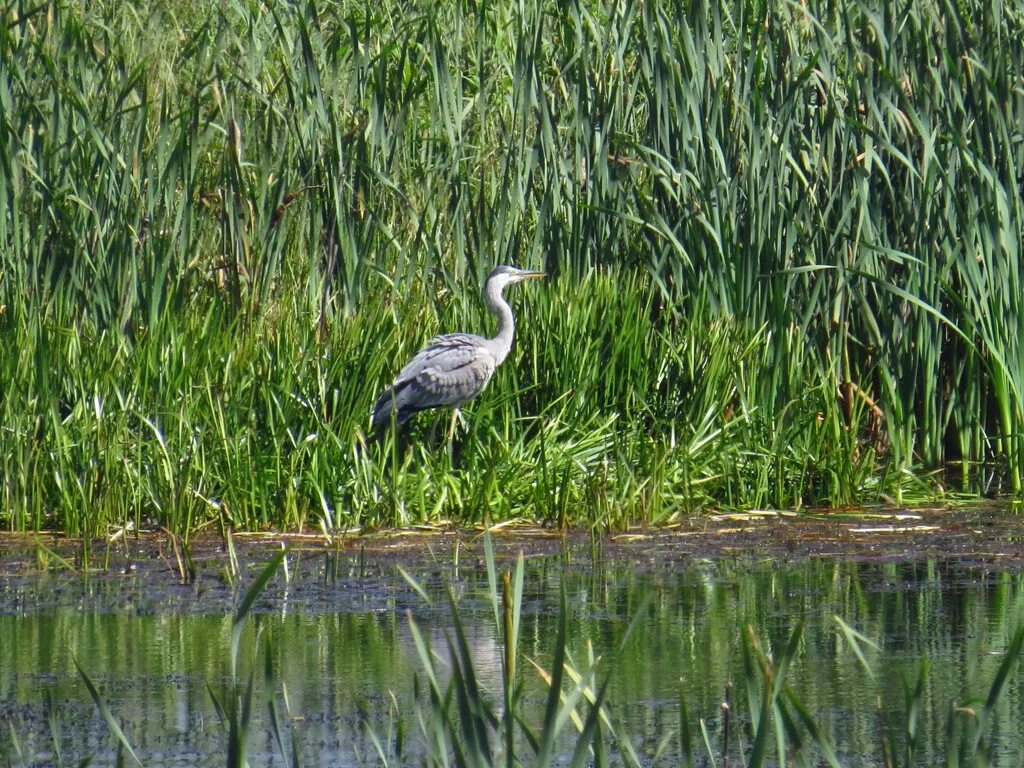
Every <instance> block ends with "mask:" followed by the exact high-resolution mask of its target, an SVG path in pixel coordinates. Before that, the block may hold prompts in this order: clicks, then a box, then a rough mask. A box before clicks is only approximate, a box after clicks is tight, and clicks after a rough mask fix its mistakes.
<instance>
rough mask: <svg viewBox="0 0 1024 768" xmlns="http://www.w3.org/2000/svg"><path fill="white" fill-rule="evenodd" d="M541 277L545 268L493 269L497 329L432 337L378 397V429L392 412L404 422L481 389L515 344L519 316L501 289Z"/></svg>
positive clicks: (489, 292) (490, 293)
mask: <svg viewBox="0 0 1024 768" xmlns="http://www.w3.org/2000/svg"><path fill="white" fill-rule="evenodd" d="M537 277H544V273H543V272H531V271H529V270H524V269H516V268H515V267H507V266H502V267H496V268H495V269H493V270H491V273H490V274H489V275H488V276H487V282H486V284H485V285H484V299H485V300H486V302H487V306H488V307H490V309H491V311H492V312H494V314H495V315H497V317H498V334H497V335H496V336H495V337H494V338H493V339H487V338H484V337H483V336H477V335H475V334H472V333H446V334H444V335H441V336H435V337H434V338H433V339H431V341H430V343H429V344H427V346H426V347H425V348H423V349H422V350H420V351H419V352H418V353H417V354H416V356H415V357H414V358H413V359H412V360H410V361H409V363H408V364H407V365H406V366H405V367H404V368H403V369H402V370H401V371H399V373H398V376H396V377H395V380H394V381H393V382H392V383H391V386H390V387H388V388H387V389H386V390H385V391H384V393H383V394H382V395H381V396H380V397H379V398H377V402H376V403H374V406H373V411H372V412H371V417H370V419H371V423H372V426H373V428H374V430H376V431H377V432H380V431H381V430H383V429H384V428H385V427H386V426H387V425H388V424H389V423H390V422H391V417H392V414H394V416H395V422H396V423H397V424H399V425H401V424H404V423H405V422H406V421H408V420H409V418H410V417H411V416H412V415H413V414H414V413H417V412H418V411H423V410H427V409H428V408H438V407H441V406H446V405H454V406H459V405H460V404H462V403H464V402H466V401H467V400H472V399H473V398H474V397H476V396H477V395H479V394H480V392H482V391H483V389H484V387H486V386H487V382H488V381H490V380H491V376H492V375H494V371H495V369H497V367H498V366H499V365H501V363H502V362H503V361H504V360H505V358H506V357H508V353H509V351H510V350H511V349H512V337H513V334H514V333H515V319H514V318H513V317H512V308H511V307H509V305H508V302H506V301H505V299H504V297H503V296H502V291H503V290H504V289H505V287H506V286H508V285H512V284H513V283H518V282H520V281H522V280H528V279H530V278H537Z"/></svg>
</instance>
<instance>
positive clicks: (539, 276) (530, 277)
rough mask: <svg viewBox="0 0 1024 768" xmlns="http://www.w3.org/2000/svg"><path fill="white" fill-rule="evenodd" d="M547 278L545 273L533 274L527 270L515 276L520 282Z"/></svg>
mask: <svg viewBox="0 0 1024 768" xmlns="http://www.w3.org/2000/svg"><path fill="white" fill-rule="evenodd" d="M547 276H548V273H547V272H534V271H533V270H529V269H526V270H523V271H522V272H520V273H519V274H518V275H517V277H518V278H519V279H520V280H542V279H544V278H545V277H547Z"/></svg>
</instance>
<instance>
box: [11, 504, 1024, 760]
mask: <svg viewBox="0 0 1024 768" xmlns="http://www.w3.org/2000/svg"><path fill="white" fill-rule="evenodd" d="M1022 541H1024V526H1022V525H1021V522H1020V518H1018V517H1016V516H1012V515H1007V514H1006V513H1005V512H1003V513H993V512H991V511H988V510H978V511H967V512H964V511H960V512H956V513H949V512H944V511H934V512H927V511H925V512H922V511H918V512H914V513H899V514H896V515H895V516H894V515H893V514H891V513H885V514H879V515H878V516H877V517H873V516H865V515H851V516H840V515H822V516H817V517H815V516H809V517H801V518H782V517H778V516H759V515H751V516H732V517H728V516H726V517H719V518H712V519H703V520H699V521H694V523H693V525H692V526H690V527H688V528H681V529H679V530H675V531H666V532H659V533H657V534H653V535H634V536H619V537H612V538H605V539H601V540H594V539H591V538H590V537H587V536H585V535H575V536H558V535H555V534H552V533H550V532H538V531H533V532H525V531H520V532H517V533H514V534H510V533H504V534H495V548H496V550H497V552H498V559H499V567H500V568H501V569H502V570H509V569H511V568H512V567H513V562H514V557H515V556H516V555H517V554H518V553H519V552H520V551H522V552H523V553H524V555H525V558H526V559H525V564H526V571H525V587H524V602H523V625H522V630H521V651H522V653H523V654H525V656H527V657H529V658H531V659H534V660H536V661H537V662H538V663H540V664H541V665H542V666H544V665H545V663H546V662H547V661H549V660H550V648H551V643H552V640H553V638H554V635H555V627H556V620H557V614H558V606H559V600H560V594H561V591H562V590H564V592H565V595H566V603H567V606H568V633H569V640H570V643H569V644H570V648H571V649H572V653H573V658H574V659H575V660H576V662H577V664H578V665H579V666H583V665H584V664H585V660H586V658H587V654H588V642H589V643H590V644H592V647H593V652H594V653H595V654H598V655H601V656H603V657H604V658H605V660H607V662H608V663H607V664H606V665H605V664H604V662H602V665H603V668H604V669H606V670H608V674H610V676H611V684H610V688H609V692H608V697H607V699H608V702H609V703H610V711H611V713H612V716H613V718H614V719H615V721H616V722H617V723H618V724H620V726H621V729H622V731H623V732H625V733H627V734H629V735H630V736H631V739H632V743H633V745H634V748H635V749H636V751H637V753H638V755H639V756H640V758H641V760H642V761H644V763H645V764H660V765H674V764H677V763H678V760H679V756H678V745H677V743H676V741H675V739H674V738H672V734H674V733H676V732H677V730H678V718H679V697H680V691H681V690H682V695H683V697H684V699H685V701H686V704H687V708H688V712H689V716H690V719H691V722H692V723H693V724H694V727H695V728H696V727H697V723H698V720H699V719H703V721H704V725H705V728H706V730H707V732H708V736H709V740H710V743H711V744H712V746H713V752H714V755H715V759H716V761H718V764H719V765H721V764H722V761H721V755H722V749H723V748H722V737H723V715H722V707H721V703H722V701H723V698H724V696H725V695H726V690H727V687H728V686H729V684H730V683H732V684H733V688H732V693H731V696H732V698H733V700H734V707H733V710H734V712H735V713H736V714H735V715H734V716H733V722H732V724H731V731H730V738H729V751H730V758H731V760H732V764H734V765H735V764H740V763H741V761H742V754H743V750H749V746H750V744H749V742H750V736H751V729H750V727H749V722H743V720H744V715H743V713H744V712H749V709H748V708H747V707H746V702H745V698H746V695H747V694H746V690H745V688H744V684H743V679H744V675H743V651H742V641H741V636H742V633H743V631H744V630H745V628H746V627H747V626H750V627H752V628H753V631H754V632H755V634H756V635H757V637H758V638H759V641H760V642H761V644H762V645H763V647H764V648H765V649H767V650H769V651H772V652H775V651H778V649H781V648H782V647H783V646H784V645H785V643H786V642H787V640H788V639H789V636H790V633H791V632H792V631H793V629H794V627H795V626H796V625H797V624H798V623H799V622H802V625H803V634H802V638H801V641H800V644H799V646H798V651H797V654H796V658H795V659H794V662H793V666H792V668H791V669H790V672H789V678H788V679H789V683H790V686H791V688H792V690H793V691H794V693H795V694H796V695H797V696H798V697H799V699H800V701H802V702H803V704H804V705H805V706H806V707H807V709H808V710H809V711H810V713H811V714H812V715H813V716H814V718H815V720H816V721H817V723H818V725H819V727H820V728H822V729H823V731H824V732H825V733H827V735H828V738H829V741H830V742H831V743H832V745H833V747H834V748H835V751H836V754H837V756H838V757H839V760H840V761H841V763H842V764H843V765H850V766H859V765H864V766H873V765H880V764H882V762H883V758H882V735H883V733H885V729H886V728H889V727H893V726H901V723H902V720H901V718H902V717H903V713H904V701H905V689H906V687H907V686H910V687H912V686H913V685H914V684H915V682H916V680H917V677H918V672H919V670H920V665H921V663H922V661H925V660H926V661H927V662H928V665H929V666H928V671H927V677H926V681H925V688H924V691H923V696H922V699H921V701H922V710H921V713H920V715H919V718H920V719H919V733H920V736H919V747H918V750H919V752H918V759H917V764H919V765H932V764H937V763H938V762H940V760H941V758H942V757H943V756H944V754H945V753H944V740H945V738H946V735H947V721H948V717H949V715H950V711H951V707H952V706H953V705H954V704H956V705H963V704H974V705H976V706H977V705H978V703H979V699H980V701H984V697H985V696H986V695H987V693H988V689H989V686H990V685H991V682H992V680H993V679H994V677H995V675H996V671H997V669H998V667H999V665H1000V663H1001V661H1002V658H1003V652H1004V651H1005V649H1006V647H1007V644H1008V642H1009V639H1010V636H1011V635H1012V633H1013V630H1014V629H1015V628H1016V627H1017V626H1019V625H1020V624H1021V622H1024V576H1022V575H1021V570H1022V562H1021V560H1022V550H1021V547H1022V543H1021V542H1022ZM42 545H45V546H42ZM280 546H281V544H280V541H279V540H276V539H274V540H267V539H256V540H253V539H246V540H244V541H243V540H241V539H236V549H237V551H238V557H239V562H240V564H241V565H240V568H241V571H242V575H241V579H240V586H232V585H231V584H230V581H231V580H230V579H228V578H227V577H226V574H227V573H228V571H227V568H228V563H229V559H228V557H227V555H226V554H225V553H224V552H223V551H222V545H221V543H219V542H212V541H211V542H209V543H205V544H200V545H194V546H193V558H194V568H193V578H192V579H191V581H190V583H182V580H181V579H180V571H179V568H178V565H177V562H178V561H177V559H176V557H175V556H174V554H173V550H172V548H171V547H170V545H169V544H168V543H167V541H166V540H163V541H161V540H159V539H155V538H141V539H132V540H129V541H128V542H125V541H118V542H116V543H113V544H101V545H97V544H93V545H92V548H91V551H90V552H89V553H88V554H87V555H83V553H82V551H81V549H80V547H77V546H74V545H71V544H68V543H61V542H56V541H52V540H45V541H42V542H41V541H39V540H31V539H25V538H18V539H2V540H0V762H2V763H4V764H7V763H8V762H10V763H11V764H13V765H40V766H41V765H56V764H59V763H60V762H63V763H64V764H77V763H78V762H79V761H80V760H82V759H84V758H86V757H90V756H91V757H92V758H93V763H92V764H93V765H113V764H114V762H115V759H116V741H115V738H114V737H113V735H112V734H111V731H110V729H109V727H108V725H107V724H106V722H104V720H103V719H102V717H101V716H100V715H99V714H98V712H97V709H96V706H95V704H94V703H93V701H92V699H91V697H90V694H89V692H88V691H87V689H86V687H85V684H84V682H83V680H82V678H81V677H80V676H79V674H78V673H77V671H76V668H75V659H77V660H78V662H79V664H81V666H82V668H83V669H84V670H85V672H86V673H87V674H88V675H89V677H90V678H91V680H92V681H93V682H94V683H95V684H96V686H97V688H98V689H99V691H100V693H101V695H102V697H103V698H104V700H105V701H106V702H107V704H108V705H109V707H110V709H111V711H112V712H113V713H114V716H115V718H117V720H118V721H119V722H121V723H122V724H123V727H124V730H125V732H126V734H127V736H128V739H129V741H130V742H131V743H132V745H133V746H134V748H135V750H136V752H137V754H138V755H139V757H140V758H141V760H142V762H143V764H144V765H182V766H184V765H189V766H206V765H218V766H219V765H222V764H224V762H225V746H224V745H225V744H226V741H227V736H226V734H225V732H224V729H223V727H222V725H221V723H220V720H219V719H218V716H217V712H216V709H215V707H214V704H213V701H212V698H211V693H210V691H211V690H212V691H213V692H214V693H215V694H217V695H218V696H220V697H221V698H222V699H223V698H224V696H225V695H226V691H227V685H228V682H229V680H230V679H231V669H230V659H231V653H230V646H231V636H232V619H233V613H232V612H233V610H234V608H235V606H236V605H237V602H238V600H239V599H240V597H241V595H242V593H243V592H244V588H245V586H246V585H247V584H248V583H249V582H250V581H251V580H252V578H254V576H255V575H256V574H257V573H258V572H259V570H260V568H261V566H262V565H263V564H264V563H265V562H266V561H267V560H269V558H270V556H271V554H272V553H273V552H275V551H277V550H278V549H279V548H280ZM291 547H292V549H291V551H290V554H289V556H288V559H287V564H288V570H287V577H288V578H287V579H286V578H285V573H284V572H283V571H279V572H278V574H277V575H276V576H275V577H274V579H273V580H272V581H271V583H270V584H269V585H268V587H267V589H266V590H265V591H264V592H263V594H262V595H261V596H260V598H259V601H258V603H257V605H256V608H255V611H254V615H253V617H251V621H250V623H249V625H248V626H247V628H246V631H245V632H244V633H243V635H242V648H241V659H243V660H244V661H245V664H246V669H248V665H249V663H250V662H251V661H252V660H253V659H254V658H258V659H259V665H258V671H257V679H258V680H262V678H263V674H264V666H263V663H264V662H263V660H264V654H265V653H267V654H269V658H270V661H271V662H272V670H271V673H272V674H271V679H272V680H273V686H274V689H275V692H276V700H277V702H278V706H279V708H280V711H281V712H282V714H285V715H286V726H285V727H286V730H287V731H290V733H291V734H292V736H293V737H294V738H295V740H296V742H297V745H298V747H299V753H300V756H301V757H302V763H303V765H313V766H317V765H377V764H380V760H379V758H378V756H377V752H376V749H375V746H374V743H373V740H372V738H371V737H370V736H369V732H370V731H371V730H372V731H373V732H374V733H375V734H376V735H377V736H378V737H379V738H380V739H381V740H382V742H383V744H384V745H385V749H388V750H394V748H395V740H394V735H395V733H396V725H397V723H398V722H399V721H402V722H403V723H404V731H403V740H402V747H401V748H402V755H401V759H396V758H395V756H394V755H393V754H392V756H391V757H392V764H402V763H403V761H408V762H418V760H417V758H418V756H419V755H420V754H421V753H422V749H423V745H422V741H423V740H422V736H421V735H420V733H419V730H418V727H417V726H416V725H415V717H414V715H415V708H414V706H413V703H414V694H413V688H414V678H415V677H416V676H417V674H419V675H420V677H421V680H422V666H421V664H420V663H419V661H418V657H417V655H416V651H415V648H414V645H413V641H412V634H411V631H410V627H409V622H410V620H414V621H415V622H416V624H417V626H419V627H420V629H421V630H422V631H423V632H424V634H426V635H427V636H428V637H431V638H432V639H433V641H434V646H435V650H439V651H440V650H441V649H443V647H444V643H443V638H444V633H445V632H446V631H450V628H451V618H450V614H449V611H448V608H447V607H446V605H445V602H444V600H443V598H442V596H443V588H444V587H443V585H444V584H450V585H451V587H452V590H453V593H454V594H455V596H456V599H457V602H458V606H459V610H460V615H461V619H462V622H463V623H464V625H465V629H466V634H467V639H468V642H469V645H470V647H471V649H472V652H473V656H474V662H475V664H476V666H477V670H478V672H479V674H480V677H481V680H482V682H483V684H484V685H486V686H488V687H490V688H491V689H492V690H494V691H497V690H498V687H499V681H500V676H501V651H500V646H499V644H498V642H497V638H496V633H495V630H494V624H495V622H494V614H493V612H492V609H491V604H490V602H489V600H488V597H487V595H488V581H487V575H486V572H485V570H484V567H483V562H482V551H483V547H482V541H481V539H480V537H479V536H476V535H473V534H469V533H463V534H461V535H455V534H451V533H448V534H430V535H404V536H388V537H370V538H367V539H355V540H348V541H346V542H343V543H339V542H334V543H332V544H330V545H327V544H325V543H323V542H322V541H319V540H315V539H301V540H297V541H296V540H293V541H292V542H291ZM55 553H60V555H61V556H62V557H63V558H64V559H65V560H66V561H67V563H68V564H70V565H77V566H81V563H82V559H83V557H84V558H85V559H86V560H87V561H88V562H90V563H91V565H92V569H91V570H90V571H89V572H88V573H83V572H82V571H81V570H74V571H72V570H69V569H67V568H58V567H56V566H57V563H58V562H59V561H57V560H56V554H55ZM76 558H78V561H77V562H76ZM42 566H45V568H44V567H42ZM398 566H401V567H403V568H404V569H405V570H407V571H408V572H409V573H411V574H412V575H413V576H414V577H415V578H416V579H417V580H419V581H420V583H421V584H422V585H423V586H424V588H425V590H426V591H427V593H428V594H429V595H431V596H432V598H433V601H432V603H431V604H428V603H427V602H426V601H425V600H424V599H423V597H422V596H421V595H419V594H418V593H417V592H416V591H415V590H413V589H412V588H411V587H410V586H409V584H408V583H407V582H406V581H405V580H404V579H403V577H402V576H401V574H400V573H399V570H398ZM638 614H639V618H638V623H637V625H636V627H635V629H634V631H633V632H632V633H631V634H630V635H629V636H628V637H626V633H627V628H628V627H629V625H630V622H631V621H632V620H633V619H634V618H635V617H636V616H637V615H638ZM836 616H839V617H841V618H842V620H843V621H845V622H846V623H847V624H849V625H850V626H852V627H853V628H855V629H856V630H857V631H858V632H860V633H862V634H863V635H864V636H865V637H866V638H868V639H869V640H871V641H872V642H873V643H875V644H876V645H877V646H878V647H879V649H880V650H874V649H872V648H870V647H869V646H868V645H864V646H863V650H864V652H865V656H866V659H865V660H866V661H867V663H868V665H869V666H870V667H871V669H872V672H873V676H872V675H871V674H868V673H867V672H866V671H865V668H864V666H862V664H861V662H860V661H859V660H858V659H857V658H856V656H855V654H854V653H853V652H851V649H850V647H849V645H848V644H847V642H846V641H845V640H844V639H843V635H842V633H841V632H840V631H839V624H838V623H837V622H836V620H835V618H834V617H836ZM257 626H258V627H259V632H257ZM257 636H258V638H259V639H257ZM267 641H269V642H267ZM268 649H269V650H268ZM441 655H442V656H444V654H443V652H442V654H441ZM519 673H520V675H521V676H522V679H523V680H524V683H525V685H526V694H525V697H526V699H525V702H524V708H525V709H532V710H534V711H536V712H538V713H539V712H541V711H542V710H543V706H544V694H545V689H544V685H543V683H542V682H541V681H540V679H539V678H538V676H537V675H536V673H535V672H534V671H533V668H532V666H531V665H530V664H529V663H527V662H526V661H525V660H524V661H523V662H521V664H520V668H519ZM680 686H682V687H681V688H680ZM257 700H258V701H262V699H260V698H259V697H257ZM739 700H743V701H742V702H741V704H742V705H740V706H737V705H736V702H738V701H739ZM495 701H496V699H495ZM287 715H290V717H287ZM255 719H256V724H257V727H256V728H255V732H254V734H253V736H252V738H251V740H250V744H249V756H250V763H251V764H252V765H254V766H260V765H283V764H284V763H283V761H282V760H281V759H280V757H279V756H278V753H277V747H276V743H275V741H274V739H273V736H272V731H271V728H270V727H269V718H268V715H267V712H266V709H265V707H263V706H262V705H261V709H260V711H258V712H256V713H255ZM1021 723H1024V672H1022V668H1021V665H1017V666H1015V667H1014V668H1013V671H1012V673H1011V676H1010V678H1009V680H1008V682H1007V688H1006V691H1005V693H1004V695H1003V696H1002V698H1001V699H1000V700H999V704H998V706H997V708H996V711H995V716H994V720H993V724H992V730H991V734H990V738H991V743H992V745H993V754H992V756H991V757H992V764H993V765H997V766H1020V765H1024V733H1022V730H1024V729H1022V728H1021V726H1020V724H1021ZM892 733H893V736H894V738H895V739H896V742H895V743H898V744H899V743H901V742H900V741H899V733H898V732H896V731H893V732H892ZM659 750H661V753H660V756H659V758H658V759H657V760H655V758H654V755H655V753H657V752H658V751H659ZM698 753H699V754H701V755H704V759H705V762H704V763H701V762H700V760H698V763H699V764H708V763H707V761H706V750H704V749H703V747H702V746H701V747H700V748H699V749H698ZM812 754H814V753H813V750H812Z"/></svg>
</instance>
